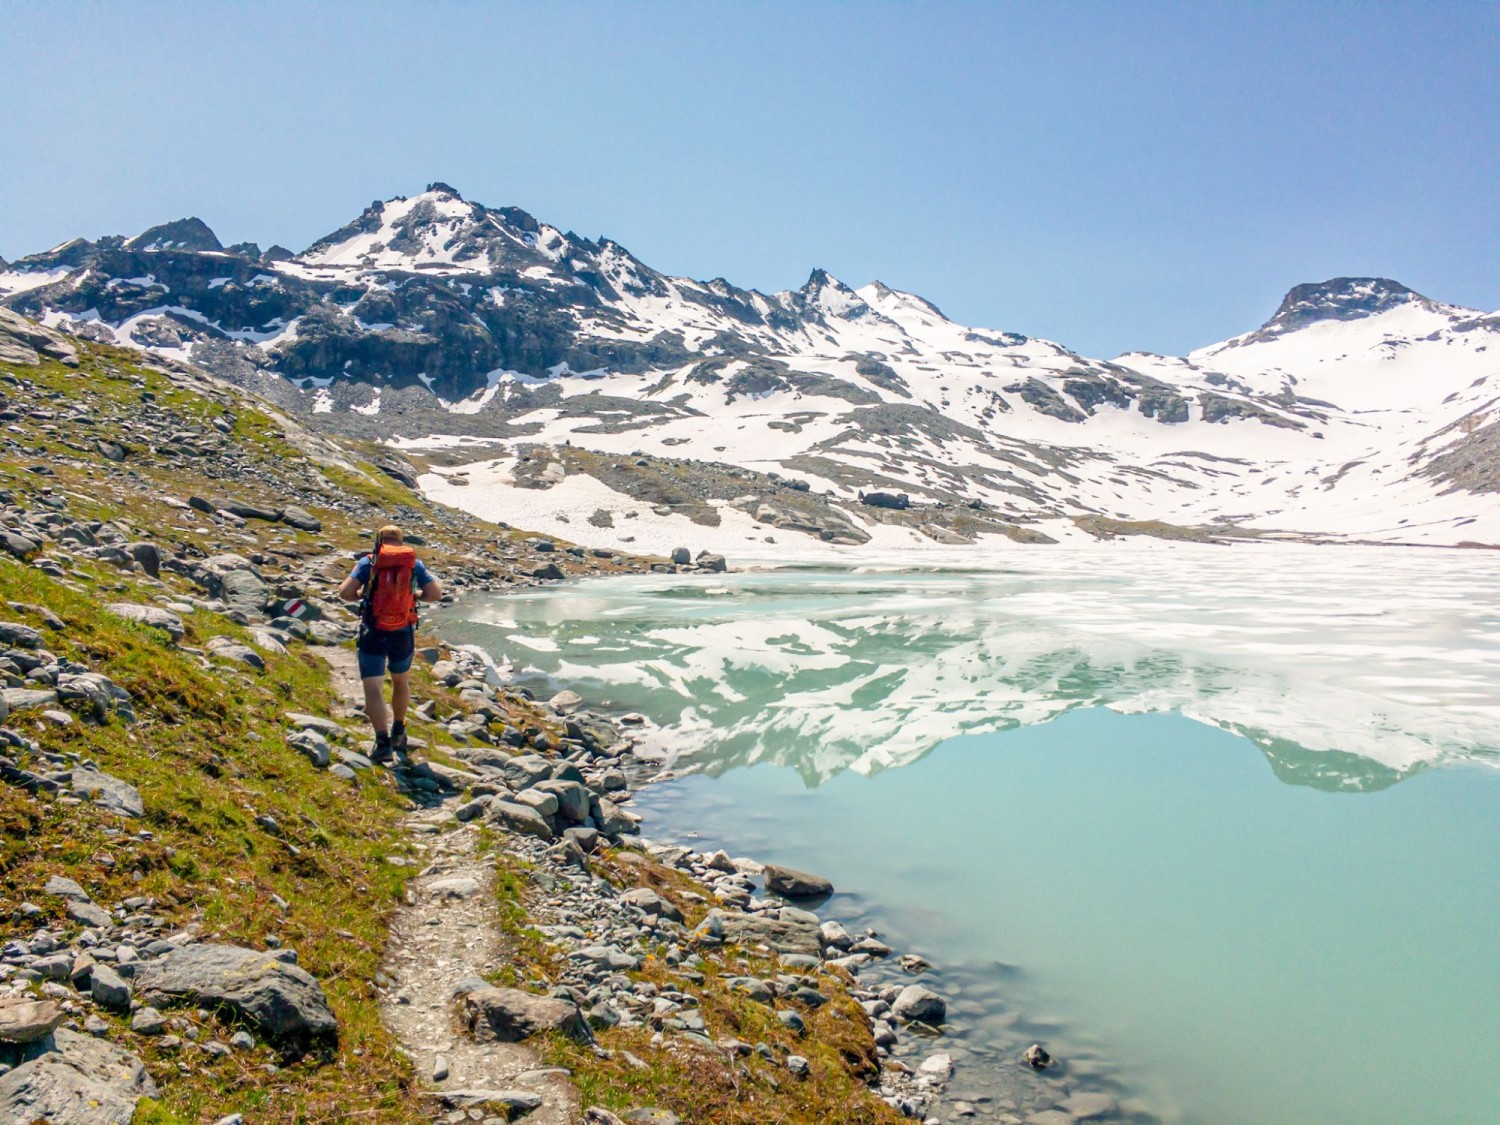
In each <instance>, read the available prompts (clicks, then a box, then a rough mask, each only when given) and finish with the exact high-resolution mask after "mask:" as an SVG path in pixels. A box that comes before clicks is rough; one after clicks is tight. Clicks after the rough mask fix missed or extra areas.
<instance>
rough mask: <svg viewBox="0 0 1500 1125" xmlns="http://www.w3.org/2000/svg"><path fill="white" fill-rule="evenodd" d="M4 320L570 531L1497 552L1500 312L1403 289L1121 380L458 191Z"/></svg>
mask: <svg viewBox="0 0 1500 1125" xmlns="http://www.w3.org/2000/svg"><path fill="white" fill-rule="evenodd" d="M0 303H4V304H6V305H8V306H10V307H13V308H15V309H17V310H18V311H20V312H23V313H26V314H27V315H30V316H35V317H37V318H38V319H41V320H43V321H44V322H45V323H47V324H49V325H52V326H55V327H58V328H61V329H63V330H65V331H70V332H75V333H78V334H80V335H87V336H91V337H94V338H98V339H104V340H112V341H115V342H117V343H120V344H124V345H127V346H131V347H137V348H142V349H145V350H147V351H151V352H154V353H156V354H158V355H160V356H162V357H164V358H167V359H176V360H182V361H189V362H193V363H197V364H199V365H201V366H203V367H205V368H208V369H209V370H211V371H214V372H215V373H217V374H219V375H221V376H224V377H226V378H229V379H232V380H234V381H237V382H239V383H241V384H242V385H245V386H248V387H251V388H253V389H254V390H256V391H258V392H260V393H262V394H265V395H267V396H268V397H271V398H272V399H273V400H275V401H277V402H279V403H281V404H282V405H284V406H286V407H288V408H292V409H299V410H302V411H305V412H306V413H308V414H309V415H310V416H312V418H313V420H314V421H315V422H317V423H318V424H320V425H324V426H328V427H333V428H339V429H344V430H348V431H352V432H355V433H359V434H363V435H366V436H370V437H374V438H379V439H382V440H387V441H390V442H392V443H393V444H395V445H397V446H398V447H400V448H402V449H403V450H404V451H406V452H407V453H408V455H410V456H411V457H412V459H413V460H415V461H417V462H419V467H423V468H428V469H432V470H434V471H432V472H430V473H429V474H428V475H426V476H424V477H423V478H422V483H423V485H424V487H425V488H427V489H428V490H429V491H431V492H433V493H434V494H437V495H440V496H441V497H442V498H443V499H446V500H449V501H451V502H454V503H457V504H459V505H461V506H463V507H466V508H469V509H471V510H473V511H476V512H479V513H480V514H484V515H489V516H492V517H495V518H503V519H507V520H510V521H511V522H515V523H521V524H525V525H527V526H532V527H538V528H539V529H542V530H548V531H553V532H555V533H558V534H561V535H565V536H569V537H572V538H580V537H583V536H582V532H581V529H580V528H579V527H578V526H577V524H578V522H579V521H580V520H585V519H586V520H588V521H589V522H590V523H592V524H593V530H592V531H590V532H589V537H590V538H591V539H593V540H608V539H611V538H615V539H618V540H619V541H622V542H627V543H634V544H635V545H636V546H637V547H643V548H644V547H655V548H660V547H664V546H669V545H670V544H672V543H674V542H677V541H694V542H698V543H709V544H711V545H715V546H719V547H723V548H740V547H743V546H744V545H746V544H749V543H760V542H763V541H764V540H765V539H766V538H767V537H768V535H769V536H770V537H772V538H774V536H775V534H776V532H778V531H780V532H782V533H783V534H784V535H785V534H798V533H800V534H807V535H812V536H816V537H817V538H818V539H819V540H821V541H825V542H831V543H833V544H835V545H837V544H843V543H866V542H871V541H874V542H875V543H877V544H883V545H889V546H901V545H903V544H906V543H910V542H923V541H925V542H932V541H937V542H962V541H970V540H973V539H974V538H976V537H979V536H982V535H985V534H992V533H1001V534H1006V535H1009V536H1010V537H1011V538H1014V539H1020V540H1042V541H1044V540H1046V539H1050V538H1057V537H1059V536H1063V535H1073V534H1078V529H1082V531H1084V532H1088V533H1091V534H1094V535H1111V534H1124V533H1132V532H1142V531H1144V532H1147V533H1150V534H1156V535H1164V536H1167V537H1186V538H1228V537H1246V536H1252V537H1266V536H1288V535H1290V536H1294V537H1304V538H1331V539H1343V540H1370V541H1379V542H1416V543H1446V544H1456V543H1464V542H1470V543H1485V544H1492V543H1500V516H1497V515H1496V514H1495V512H1494V507H1495V505H1494V504H1493V503H1492V497H1493V495H1494V493H1495V492H1496V491H1500V470H1497V457H1496V454H1497V452H1500V427H1497V425H1496V423H1495V422H1494V421H1492V420H1491V419H1492V416H1493V413H1494V410H1495V406H1496V401H1497V396H1500V381H1496V380H1493V379H1492V376H1495V375H1497V374H1500V314H1482V313H1479V312H1477V311H1475V310H1471V309H1463V308H1458V307H1456V306H1451V305H1444V304H1441V303H1438V302H1435V301H1432V300H1429V299H1427V298H1425V297H1423V296H1421V295H1419V294H1417V293H1414V292H1413V291H1411V290H1410V289H1407V288H1406V287H1405V286H1402V285H1400V284H1398V283H1396V282H1394V281H1389V280H1386V279H1380V278H1338V279H1334V280H1332V281H1328V282H1324V283H1321V284H1312V285H1299V286H1297V287H1296V288H1294V289H1293V290H1292V291H1291V292H1290V293H1288V294H1287V297H1286V299H1285V301H1283V303H1282V305H1281V307H1280V308H1279V309H1278V310H1277V311H1276V313H1275V315H1273V316H1272V317H1271V319H1270V320H1268V321H1267V322H1266V323H1265V324H1264V325H1263V326H1262V327H1261V328H1259V329H1257V330H1255V331H1253V332H1249V333H1246V334H1244V335H1242V336H1238V337H1235V338H1234V339H1231V340H1226V341H1224V342H1222V343H1219V344H1214V345H1211V346H1209V347H1206V348H1202V349H1199V350H1198V351H1195V352H1193V353H1191V354H1190V355H1187V356H1183V357H1165V356H1157V355H1148V354H1144V353H1129V354H1126V355H1123V356H1119V357H1117V358H1116V359H1113V360H1109V361H1104V360H1096V359H1089V358H1086V357H1083V356H1080V355H1078V354H1076V353H1074V352H1072V351H1070V350H1068V349H1067V348H1066V347H1063V346H1062V345H1060V344H1056V343H1052V342H1050V341H1046V340H1041V339H1035V338H1029V337H1026V336H1023V335H1018V334H1016V333H1013V332H1003V331H994V330H989V329H977V328H970V327H966V326H963V325H960V324H956V323H954V322H953V321H950V320H949V319H948V318H946V317H945V316H944V315H943V314H942V313H941V312H940V311H939V310H938V309H937V308H936V307H935V306H934V305H933V304H931V303H930V302H928V301H925V300H923V299H922V298H920V297H918V296H915V295H913V294H909V293H903V292H901V291H899V290H896V289H892V288H889V287H887V286H885V285H883V284H881V283H880V282H878V281H877V282H872V283H870V284H869V285H865V286H863V287H861V288H858V289H854V288H850V287H849V286H847V285H845V284H844V283H843V282H841V281H839V280H838V279H836V278H834V277H831V276H830V275H828V274H827V273H825V272H824V271H822V270H815V271H814V272H813V273H812V275H811V277H810V278H809V279H808V281H807V283H806V284H805V285H804V286H802V288H800V289H798V290H795V291H784V292H780V293H774V294H765V293H760V292H757V291H754V290H746V289H740V288H737V287H735V286H733V285H731V284H730V283H728V282H727V281H724V280H723V279H714V280H712V281H707V282H701V281H694V280H690V279H687V278H678V277H669V276H666V275H664V274H661V273H659V272H657V271H655V270H653V269H651V268H650V267H648V266H646V265H645V264H644V263H642V262H641V261H639V260H638V259H637V258H635V257H634V256H633V255H631V253H630V252H629V251H627V250H626V249H625V248H624V247H622V246H620V245H618V244H617V243H615V242H612V241H610V240H608V239H600V240H598V241H593V240H590V239H586V238H581V237H579V236H577V235H575V234H572V233H569V232H563V231H560V230H558V229H557V228H554V227H551V226H548V225H547V224H545V223H542V222H539V221H537V220H536V219H534V218H533V217H532V216H531V215H529V214H527V213H526V212H524V211H521V210H519V209H517V208H488V207H485V206H483V205H481V204H478V203H474V202H471V201H468V200H465V199H463V198H462V197H461V196H460V195H459V194H458V193H457V192H456V191H454V190H453V189H451V188H449V187H447V186H446V185H443V184H433V185H431V187H429V189H428V190H427V191H425V192H423V193H422V194H420V195H417V196H414V197H412V198H398V199H394V200H390V201H387V202H384V203H381V202H376V203H373V204H371V206H370V207H369V208H367V209H366V210H365V212H364V213H363V214H362V215H360V216H359V218H357V219H356V220H355V221H354V222H352V223H350V224H348V225H347V226H345V227H342V228H341V229H339V230H337V231H335V232H334V233H332V234H330V235H329V236H327V237H326V238H323V239H320V240H319V241H318V242H316V243H314V244H313V245H312V246H311V247H309V248H308V249H307V250H305V251H304V252H302V253H301V254H295V255H294V254H292V253H290V252H289V251H286V250H284V249H282V248H280V247H273V248H272V249H271V250H268V251H265V252H262V251H261V250H260V249H259V248H258V247H257V246H255V245H254V244H241V245H237V246H231V247H227V248H226V247H224V246H222V245H221V244H220V243H219V240H218V239H217V237H216V236H215V235H214V233H213V232H212V231H211V230H210V229H209V228H208V227H207V226H206V225H205V224H204V223H202V222H201V221H200V220H197V219H182V220H178V221H176V222H172V223H167V224H164V225H162V226H159V227H154V228H152V229H151V230H148V231H145V232H143V233H142V234H140V235H138V236H136V237H134V238H130V239H126V238H122V237H113V238H103V239H99V240H98V241H94V242H89V241H85V240H82V239H79V240H75V241H73V242H69V243H65V244H64V245H62V246H59V247H56V248H54V249H52V250H49V251H47V252H45V253H42V254H36V255H32V256H30V257H27V258H23V259H21V260H20V261H18V262H15V263H12V264H11V265H9V266H8V267H4V268H3V270H0ZM625 520H634V521H635V522H633V523H630V524H626V523H624V521H625ZM569 525H571V526H569ZM690 525H692V526H690Z"/></svg>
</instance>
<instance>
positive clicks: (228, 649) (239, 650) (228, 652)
mask: <svg viewBox="0 0 1500 1125" xmlns="http://www.w3.org/2000/svg"><path fill="white" fill-rule="evenodd" d="M203 647H204V648H205V649H207V650H208V654H209V655H210V656H216V657H218V658H219V659H220V660H229V661H233V662H234V663H236V664H244V665H246V666H247V667H250V668H254V669H255V670H256V671H257V672H262V671H265V667H266V661H265V658H264V657H263V656H261V654H260V653H258V652H256V651H255V650H254V649H253V648H251V647H250V646H249V645H247V644H244V643H243V642H241V641H237V640H235V639H234V638H233V637H210V638H209V639H208V643H207V644H206V645H204V646H203Z"/></svg>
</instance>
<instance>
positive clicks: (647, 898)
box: [620, 887, 682, 922]
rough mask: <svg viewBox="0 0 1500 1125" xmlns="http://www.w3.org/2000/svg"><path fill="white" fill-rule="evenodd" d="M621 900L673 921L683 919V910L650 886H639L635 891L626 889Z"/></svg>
mask: <svg viewBox="0 0 1500 1125" xmlns="http://www.w3.org/2000/svg"><path fill="white" fill-rule="evenodd" d="M620 901H621V902H623V903H625V904H626V905H627V906H633V907H635V908H636V909H637V910H641V911H644V912H645V913H647V914H650V915H653V916H655V917H658V918H666V919H668V920H669V921H673V922H681V921H682V911H681V910H679V909H677V907H676V906H675V905H673V904H672V903H671V902H669V901H668V900H667V899H664V898H662V896H661V895H659V894H657V893H656V892H655V891H653V890H651V889H650V888H649V887H637V888H636V889H635V890H633V891H626V892H625V893H624V894H622V895H621V896H620Z"/></svg>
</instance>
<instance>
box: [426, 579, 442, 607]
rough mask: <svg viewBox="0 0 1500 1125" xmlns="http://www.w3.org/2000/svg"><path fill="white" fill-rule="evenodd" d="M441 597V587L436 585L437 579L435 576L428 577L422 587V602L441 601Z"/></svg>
mask: <svg viewBox="0 0 1500 1125" xmlns="http://www.w3.org/2000/svg"><path fill="white" fill-rule="evenodd" d="M442 597H443V588H442V587H441V586H439V585H438V580H437V579H436V578H429V579H428V580H427V585H425V586H423V587H422V600H423V601H424V602H436V601H441V600H442Z"/></svg>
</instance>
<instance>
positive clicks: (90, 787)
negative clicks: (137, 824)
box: [73, 769, 146, 816]
mask: <svg viewBox="0 0 1500 1125" xmlns="http://www.w3.org/2000/svg"><path fill="white" fill-rule="evenodd" d="M73 792H74V793H76V794H77V795H78V796H80V797H87V798H88V799H89V800H91V801H93V802H94V803H95V804H96V805H100V806H101V807H103V808H106V809H109V810H110V812H116V813H119V814H120V815H121V816H144V815H145V813H146V806H145V803H144V802H142V800H141V794H140V790H138V789H136V787H135V786H134V785H130V784H128V783H127V782H124V781H121V780H120V779H119V778H118V777H111V776H110V775H109V774H107V773H100V772H99V771H98V770H85V769H76V770H74V771H73Z"/></svg>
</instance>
